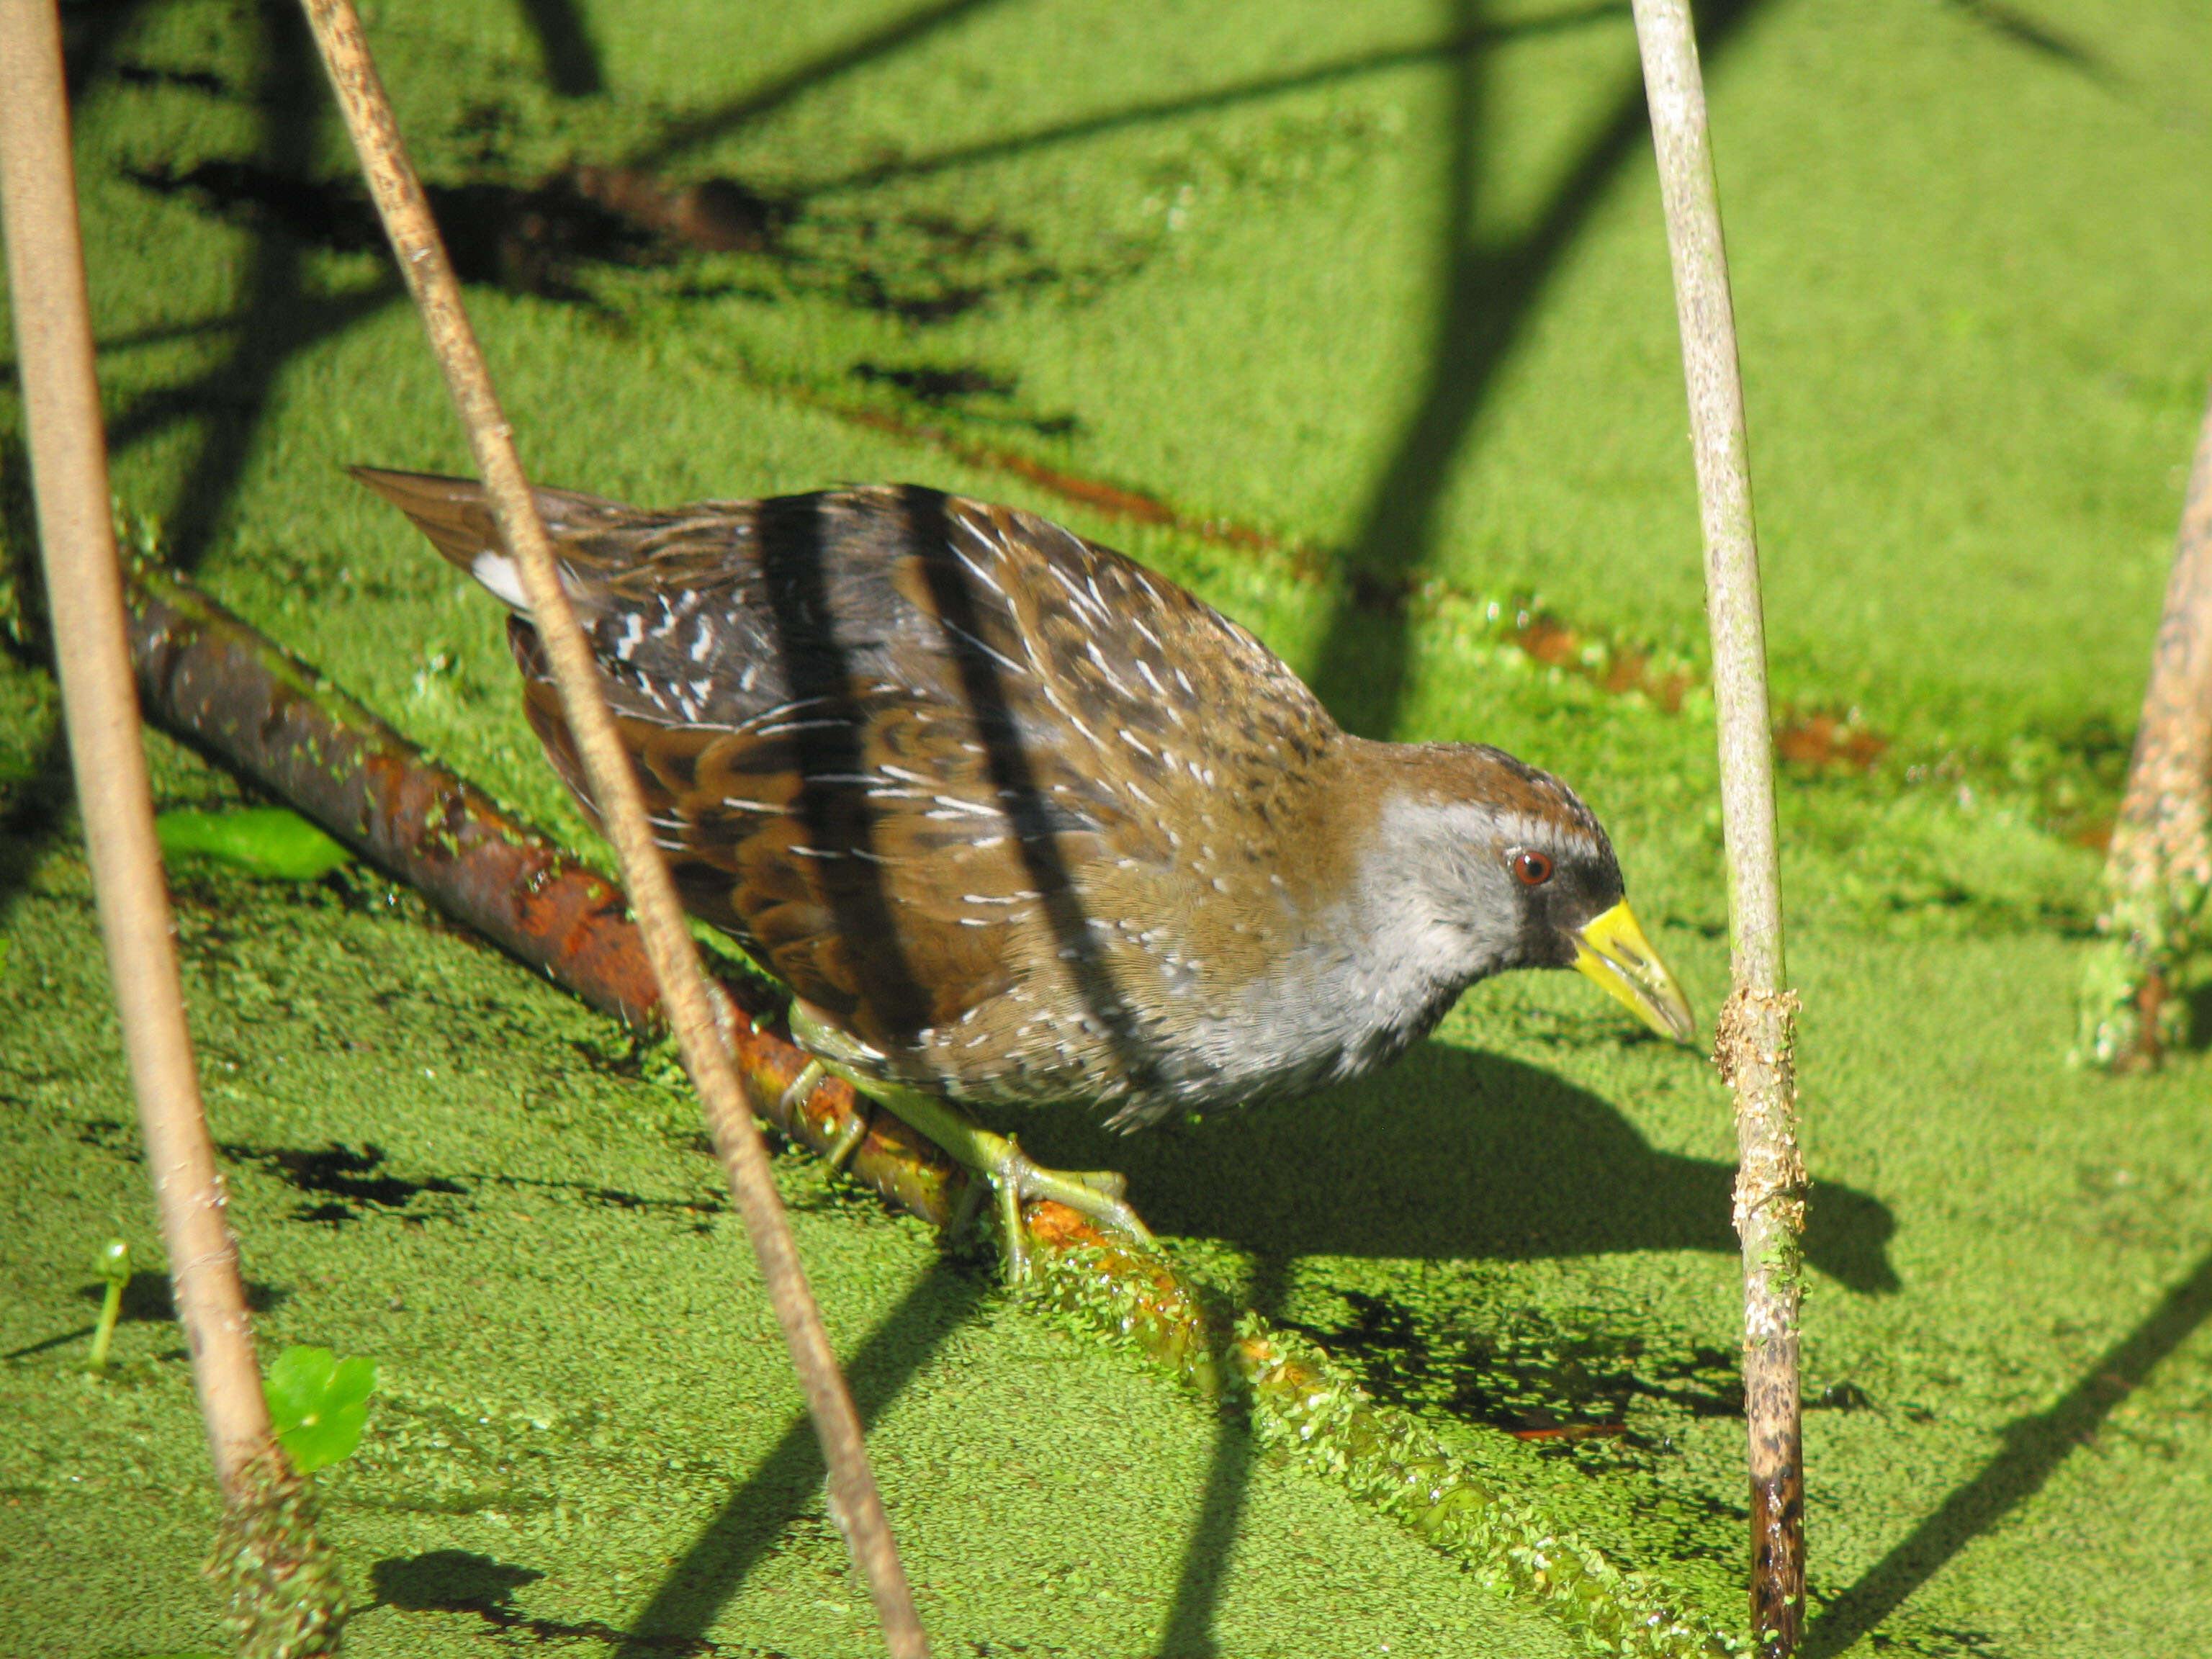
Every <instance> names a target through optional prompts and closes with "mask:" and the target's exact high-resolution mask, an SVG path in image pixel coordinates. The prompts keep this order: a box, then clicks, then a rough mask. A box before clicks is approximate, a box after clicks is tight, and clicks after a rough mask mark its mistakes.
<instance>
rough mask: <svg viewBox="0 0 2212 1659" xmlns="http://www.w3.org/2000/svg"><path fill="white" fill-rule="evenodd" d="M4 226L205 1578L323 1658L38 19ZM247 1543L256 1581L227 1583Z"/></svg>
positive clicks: (321, 1628)
mask: <svg viewBox="0 0 2212 1659" xmlns="http://www.w3.org/2000/svg"><path fill="white" fill-rule="evenodd" d="M0 213H4V216H5V220H6V225H7V239H8V292H9V300H10V303H11V305H12V307H13V309H14V313H15V339H16V349H17V352H18V354H19V361H20V362H21V374H22V381H23V401H24V404H25V407H26V409H27V412H28V415H29V425H30V452H31V476H32V480H33V487H34V490H35V493H36V495H37V498H38V520H39V544H40V556H41V559H42V561H43V563H44V566H45V571H46V589H47V597H48V600H49V603H50V605H51V607H52V611H51V614H52V625H53V640H54V656H55V660H56V666H57V668H58V671H59V674H60V678H61V686H62V703H63V709H64V720H65V722H66V725H67V727H68V731H69V744H70V765H71V768H72V769H73V770H74V773H75V775H76V799H77V803H78V806H79V809H80V811H82V814H83V817H84V829H85V845H86V850H87V854H88V857H89V860H90V861H91V866H92V874H93V882H94V889H95V891H96V892H97V894H98V899H99V906H100V933H101V937H102V939H103V940H104V942H105V944H106V954H107V967H108V976H109V980H110V982H111V983H112V987H113V988H114V993H115V1005H116V1011H117V1013H118V1017H119V1018H120V1021H121V1024H122V1027H123V1046H124V1052H125V1056H126V1057H127V1059H128V1061H129V1065H130V1070H131V1087H132V1090H133V1091H134V1092H135V1094H136V1095H137V1103H138V1121H139V1126H140V1129H141V1132H142V1133H143V1135H144V1137H145V1141H146V1163H147V1168H148V1170H149V1171H150V1172H151V1174H152V1176H153V1182H154V1193H155V1202H156V1204H157V1206H158V1208H159V1211H160V1214H161V1239H162V1243H163V1245H164V1247H165V1248H166V1249H167V1251H168V1255H169V1264H170V1266H169V1273H170V1279H171V1282H172V1285H173V1294H174V1298H175V1302H176V1308H177V1320H178V1322H179V1324H180V1325H181V1326H182V1327H183V1328H184V1332H185V1342H186V1345H187V1346H188V1347H189V1348H190V1350H191V1358H192V1380H193V1383H194V1385H195V1387H196V1388H197V1390H198V1393H199V1401H200V1414H201V1419H202V1421H203V1423H204V1425H205V1428H206V1431H207V1437H208V1447H209V1450H210V1454H211V1455H212V1457H213V1459H214V1463H215V1472H216V1480H218V1482H220V1484H221V1486H222V1491H223V1496H224V1500H225V1508H226V1513H227V1517H228V1519H227V1523H226V1531H227V1542H226V1544H225V1546H224V1547H222V1550H221V1551H220V1552H219V1554H220V1558H221V1559H220V1560H219V1563H218V1565H219V1567H220V1568H221V1569H222V1571H223V1572H224V1573H225V1575H226V1576H227V1577H228V1578H229V1581H230V1583H232V1585H233V1587H234V1589H235V1590H236V1591H238V1594H237V1595H236V1596H235V1598H234V1605H233V1617H234V1622H235V1623H236V1624H237V1625H238V1626H239V1627H240V1635H241V1637H242V1638H243V1639H244V1644H245V1647H246V1651H248V1652H260V1651H272V1650H276V1648H279V1647H281V1648H283V1650H285V1651H287V1652H289V1653H294V1654H299V1655H309V1654H316V1653H325V1652H335V1651H336V1650H337V1629H338V1626H339V1625H340V1624H341V1623H342V1621H343V1618H344V1603H343V1596H342V1595H340V1594H339V1591H338V1587H337V1580H336V1578H335V1576H334V1574H333V1573H332V1571H331V1561H330V1558H329V1554H328V1552H327V1551H326V1550H325V1549H324V1548H323V1547H322V1545H321V1544H320V1542H319V1541H318V1540H317V1538H316V1537H315V1534H314V1529H313V1516H312V1513H311V1509H310V1505H309V1501H308V1498H307V1492H306V1488H305V1487H304V1486H303V1484H302V1483H301V1480H300V1477H299V1475H298V1474H296V1473H295V1471H294V1470H293V1469H292V1468H291V1466H290V1464H289V1462H287V1460H286V1459H285V1456H284V1454H283V1450H282V1449H281V1448H279V1447H278V1446H277V1444H276V1441H275V1439H274V1438H273V1437H272V1435H271V1433H270V1421H269V1407H268V1402H267V1401H266V1399H265V1398H264V1395H263V1394H262V1392H261V1372H260V1368H259V1367H258V1364H256V1363H255V1360H254V1353H253V1329H252V1322H251V1319H250V1316H248V1314H247V1311H246V1290H245V1286H244V1285H243V1284H242V1283H241V1282H240V1276H239V1271H238V1241H237V1239H236V1238H235V1237H234V1236H233V1235H232V1233H231V1231H230V1228H229V1225H228V1223H227V1221H226V1220H225V1218H224V1213H223V1209H224V1205H225V1202H226V1198H225V1194H224V1191H223V1185H222V1176H220V1175H219V1174H218V1173H217V1171H216V1163H215V1146H214V1143H213V1141H212V1139H210V1135H209V1133H208V1127H207V1118H206V1115H205V1113H204V1109H203V1107H202V1103H201V1100H200V1091H199V1079H198V1075H197V1071H196V1070H195V1068H194V1066H193V1063H192V1048H191V1035H190V1033H189V1032H188V1031H187V1030H186V1029H185V1006H184V992H183V987H182V984H181V982H180V981H179V975H178V970H177V954H176V943H175V938H174V935H173V932H172V930H171V926H170V916H169V895H168V888H167V883H166V882H165V880H164V879H163V876H162V872H161V853H160V851H159V848H158V847H157V845H156V843H155V838H154V800H153V791H152V788H151V786H150V783H149V779H148V776H147V771H146V757H145V751H144V750H143V747H142V746H141V742H140V737H139V727H138V706H137V700H136V697H135V696H134V695H133V691H132V686H131V653H130V647H129V645H128V643H127V641H126V638H125V622H124V605H123V582H122V572H121V569H120V568H119V566H118V563H117V561H116V552H115V535H114V529H113V525H112V519H111V517H110V507H109V497H108V483H107V451H106V436H105V434H104V432H103V430H102V428H101V423H100V391H99V386H98V384H97V382H96V380H95V379H94V368H93V345H92V326H91V319H90V315H89V310H88V300H87V295H86V288H85V270H84V247H83V242H82V236H81V233H80V231H79V228H78V224H77V216H76V177H75V170H74V168H73V167H72V165H71V161H70V138H69V112H68V108H67V105H66V101H65V99H64V92H63V78H62V53H61V30H60V25H59V20H58V16H57V14H56V10H55V8H54V7H53V6H52V5H51V4H48V3H46V0H0ZM272 1515H273V1516H275V1517H276V1519H275V1520H274V1521H273V1522H271V1521H270V1518H269V1517H270V1516H272ZM247 1534H252V1535H253V1537H254V1540H255V1549H256V1553H255V1555H254V1565H253V1568H252V1571H250V1572H248V1573H246V1575H244V1576H240V1575H239V1574H238V1573H237V1571H236V1568H237V1565H238V1562H239V1559H240V1551H239V1548H238V1545H239V1542H240V1539H241V1538H244V1537H246V1535H247Z"/></svg>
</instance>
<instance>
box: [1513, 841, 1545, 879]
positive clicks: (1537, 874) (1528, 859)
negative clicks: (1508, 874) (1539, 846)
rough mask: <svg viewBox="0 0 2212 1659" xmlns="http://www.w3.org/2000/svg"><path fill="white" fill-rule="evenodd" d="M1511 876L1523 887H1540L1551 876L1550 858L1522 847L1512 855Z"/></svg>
mask: <svg viewBox="0 0 2212 1659" xmlns="http://www.w3.org/2000/svg"><path fill="white" fill-rule="evenodd" d="M1513 878H1514V880H1516V881H1517V882H1519V883H1520V884H1522V886H1523V887H1541V886H1542V885H1543V884H1545V883H1546V882H1547V881H1549V880H1551V878H1552V860H1549V859H1547V858H1546V857H1545V856H1544V855H1543V854H1541V853H1536V852H1531V851H1529V850H1528V849H1527V848H1522V850H1521V851H1520V852H1518V853H1516V854H1514V855H1513Z"/></svg>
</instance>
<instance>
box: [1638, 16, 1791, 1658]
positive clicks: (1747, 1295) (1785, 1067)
mask: <svg viewBox="0 0 2212 1659" xmlns="http://www.w3.org/2000/svg"><path fill="white" fill-rule="evenodd" d="M1634 9H1635V13H1636V38H1637V42H1638V46H1639V47H1640V48H1641V50H1642V52H1643V57H1644V92H1645V96H1646V99H1647V100H1648V102H1649V103H1650V110H1651V132H1652V137H1653V140H1654V143H1655V144H1656V149H1657V152H1658V159H1659V187H1660V192H1661V196H1662V199H1663V201H1664V203H1665V206H1666V214H1667V244H1668V253H1669V255H1670V257H1671V259H1672V263H1673V265H1674V304H1675V311H1676V313H1677V316H1678V318H1679V319H1680V325H1681V333H1682V369H1683V374H1684V378H1685V379H1686V380H1687V382H1688V387H1689V398H1690V432H1691V441H1692V447H1693V448H1694V450H1695V453H1696V456H1697V471H1698V500H1699V509H1700V513H1701V515H1702V519H1703V522H1704V528H1705V593H1706V613H1707V617H1708V619H1709V621H1710V623H1711V629H1712V640H1713V702H1714V707H1715V713H1716V714H1717V721H1718V726H1719V738H1720V765H1721V812H1722V823H1723V832H1724V835H1725V836H1726V839H1727V844H1728V867H1729V945H1730V949H1729V957H1730V962H1731V967H1732V969H1733V976H1734V979H1735V994H1733V995H1732V996H1731V997H1730V998H1729V1003H1728V1006H1727V1007H1726V1008H1724V1009H1723V1012H1722V1016H1721V1019H1720V1022H1719V1029H1718V1031H1717V1044H1716V1050H1715V1055H1714V1058H1715V1060H1717V1063H1718V1064H1719V1066H1720V1067H1721V1072H1722V1074H1723V1076H1724V1077H1725V1078H1727V1079H1729V1082H1730V1083H1731V1085H1733V1086H1734V1088H1735V1102H1736V1144H1737V1149H1738V1152H1739V1155H1740V1159H1741V1162H1740V1164H1739V1168H1738V1170H1737V1175H1736V1187H1735V1222H1736V1231H1737V1233H1738V1235H1739V1236H1740V1237H1741V1240H1742V1243H1743V1285H1744V1405H1745V1412H1746V1415H1747V1418H1748V1419H1749V1425H1750V1464H1751V1498H1752V1504H1751V1508H1752V1585H1751V1612H1752V1625H1753V1629H1754V1630H1755V1631H1756V1632H1757V1633H1758V1636H1759V1641H1760V1644H1761V1645H1762V1646H1763V1647H1765V1649H1766V1650H1768V1651H1770V1652H1775V1653H1791V1652H1795V1651H1796V1647H1797V1643H1798V1639H1799V1637H1800V1636H1801V1635H1802V1632H1803V1627H1804V1618H1805V1534H1804V1473H1803V1471H1804V1463H1803V1443H1802V1432H1801V1427H1800V1423H1799V1417H1798V1401H1799V1393H1798V1378H1797V1333H1798V1304H1799V1286H1800V1279H1801V1275H1802V1264H1803V1249H1802V1237H1801V1236H1802V1231H1803V1228H1804V1209H1805V1204H1804V1193H1805V1185H1806V1180H1805V1170H1804V1164H1803V1163H1802V1161H1801V1160H1800V1158H1799V1157H1798V1153H1797V1133H1796V1131H1797V1126H1796V1094H1797V1091H1796V1066H1795V1061H1794V1058H1793V1044H1794V1034H1795V1027H1796V1006H1797V1000H1796V997H1795V996H1794V995H1793V994H1791V993H1790V992H1789V991H1788V990H1787V989H1785V988H1784V987H1785V984H1786V975H1785V972H1784V963H1783V950H1782V878H1781V866H1780V860H1779V857H1778V852H1777V848H1776V840H1775V821H1774V753H1773V738H1772V732H1771V726H1770V724H1769V721H1770V715H1769V713H1768V709H1767V696H1766V646H1765V625H1764V621H1763V618H1762V616H1761V611H1760V604H1759V544H1758V539H1757V537H1756V534H1755V532H1754V530H1753V519H1752V506H1751V456H1750V443H1749V440H1748V438H1747V435H1746V431H1745V427H1744V418H1743V380H1742V374H1741V370H1740V368H1739V367H1738V364H1737V362H1736V344H1735V311H1734V307H1733V306H1732V304H1731V301H1730V299H1729V277H1728V252H1727V249H1726V246H1725V245H1724V244H1723V240H1722V236H1721V216H1720V193H1719V190H1718V188H1717V185H1716V183H1715V179H1714V175H1713V154H1712V137H1711V131H1710V129H1709V127H1708V125H1707V123H1706V118H1705V83H1704V80H1703V77H1702V76H1701V75H1700V73H1699V68H1698V47H1697V40H1696V36H1695V35H1694V33H1692V28H1691V23H1690V10H1689V5H1688V0H1634Z"/></svg>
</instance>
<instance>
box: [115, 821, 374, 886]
mask: <svg viewBox="0 0 2212 1659" xmlns="http://www.w3.org/2000/svg"><path fill="white" fill-rule="evenodd" d="M154 833H155V836H158V837H159V838H160V840H161V850H162V852H164V853H166V854H168V855H169V856H171V857H177V856H179V855H189V854H197V855H199V856H200V857H203V858H211V859H219V860H222V862H223V863H225V864H233V865H236V866H238V867H239V868H240V869H241V870H245V871H248V872H252V874H254V875H257V876H274V877H276V878H279V879H280V880H283V881H314V880H316V879H318V878H320V877H323V876H326V875H328V874H329V873H330V872H331V871H333V870H335V869H337V867H338V866H341V865H343V864H344V863H346V862H347V861H348V860H350V859H351V858H352V857H353V854H350V853H349V852H347V851H346V849H345V848H343V847H341V846H340V845H339V844H338V843H337V842H334V841H332V840H331V838H330V837H329V836H326V835H325V834H324V833H323V832H322V831H321V830H319V829H317V828H315V826H314V825H313V824H312V823H308V822H307V819H305V818H303V817H301V816H300V815H299V814H298V813H297V812H288V811H285V810H284V809H283V807H281V806H246V807H241V808H240V809H239V810H237V811H231V812H199V811H186V810H179V811H174V812H164V813H162V814H161V817H158V818H156V819H155V820H154Z"/></svg>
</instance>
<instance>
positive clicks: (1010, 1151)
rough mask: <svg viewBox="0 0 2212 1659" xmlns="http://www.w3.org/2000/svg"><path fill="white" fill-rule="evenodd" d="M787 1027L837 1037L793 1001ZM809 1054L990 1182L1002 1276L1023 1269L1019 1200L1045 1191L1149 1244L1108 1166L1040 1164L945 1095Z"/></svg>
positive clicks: (1025, 1255)
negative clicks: (1003, 1267) (1057, 1167)
mask: <svg viewBox="0 0 2212 1659" xmlns="http://www.w3.org/2000/svg"><path fill="white" fill-rule="evenodd" d="M791 1028H792V1034H793V1036H797V1037H798V1038H799V1041H800V1042H805V1043H806V1044H807V1045H808V1046H809V1047H810V1048H811V1047H812V1046H813V1040H814V1039H816V1038H817V1037H819V1039H820V1040H821V1041H822V1042H823V1044H824V1046H829V1045H833V1044H836V1042H837V1041H838V1038H837V1034H836V1033H835V1032H834V1031H832V1032H825V1031H823V1030H821V1028H820V1026H819V1025H818V1024H817V1023H816V1022H815V1021H813V1020H811V1019H809V1018H806V1017H805V1013H804V1012H803V1011H802V1010H801V1009H799V1007H797V1006H794V1007H793V1010H792V1017H791ZM817 1060H818V1063H819V1064H820V1065H821V1066H823V1069H824V1070H827V1071H829V1072H833V1073H836V1075H837V1076H839V1077H842V1078H843V1079H845V1081H846V1082H848V1083H849V1084H851V1085H853V1087H854V1088H855V1089H857V1090H859V1091H860V1093H861V1094H863V1095H864V1096H866V1097H867V1098H869V1099H870V1100H872V1101H874V1102H875V1103H877V1104H878V1105H879V1106H881V1107H883V1108H884V1110H886V1111H888V1112H890V1114H891V1115H893V1116H895V1117H896V1118H898V1119H900V1120H901V1121H903V1122H905V1123H906V1124H907V1125H908V1126H909V1127H912V1128H914V1129H916V1130H918V1131H920V1132H921V1133H922V1134H924V1135H927V1137H928V1138H929V1139H931V1140H933V1141H934V1142H936V1143H937V1145H938V1146H940V1147H942V1148H943V1149H944V1150H945V1154H946V1156H948V1157H950V1158H951V1159H952V1161H953V1162H954V1163H956V1164H959V1165H960V1166H961V1168H963V1169H964V1170H968V1171H969V1172H970V1173H971V1174H973V1175H975V1176H981V1178H982V1179H983V1180H984V1181H987V1182H989V1183H990V1187H991V1191H992V1194H993V1195H994V1197H995V1198H996V1199H997V1200H998V1206H999V1226H1000V1233H1001V1236H1002V1237H1003V1239H1004V1244H1003V1249H1004V1251H1005V1260H1006V1277H1007V1279H1009V1280H1010V1281H1012V1282H1013V1283H1015V1284H1019V1283H1020V1282H1021V1281H1022V1280H1023V1279H1026V1278H1027V1277H1028V1276H1029V1265H1030V1255H1029V1232H1028V1229H1027V1228H1025V1227H1024V1225H1022V1206H1023V1205H1024V1204H1025V1203H1027V1202H1028V1201H1030V1200H1032V1199H1041V1198H1048V1199H1052V1200H1054V1201H1055V1202H1058V1203H1060V1204H1065V1205H1066V1206H1067V1207H1068V1208H1069V1209H1071V1210H1073V1211H1074V1212H1076V1213H1077V1214H1078V1215H1081V1216H1086V1217H1088V1218H1090V1219H1091V1220H1092V1221H1095V1222H1097V1223H1098V1224H1099V1225H1102V1226H1106V1227H1111V1228H1113V1229H1115V1231H1118V1232H1122V1233H1126V1234H1127V1235H1128V1236H1129V1237H1132V1238H1133V1239H1135V1240H1136V1241H1137V1242H1138V1243H1140V1244H1143V1245H1146V1246H1147V1247H1149V1246H1150V1245H1151V1244H1152V1233H1151V1231H1149V1230H1148V1229H1147V1228H1146V1225H1145V1224H1144V1223H1143V1222H1142V1221H1140V1220H1139V1219H1138V1217H1137V1212H1135V1211H1134V1210H1133V1209H1131V1208H1130V1207H1129V1206H1128V1203H1127V1200H1125V1199H1124V1198H1123V1196H1122V1194H1124V1193H1125V1192H1126V1191H1127V1183H1126V1182H1124V1181H1123V1180H1122V1178H1121V1176H1119V1175H1117V1174H1115V1172H1114V1171H1112V1170H1085V1171H1081V1172H1075V1171H1069V1170H1048V1169H1045V1168H1043V1167H1042V1165H1039V1164H1032V1163H1030V1160H1029V1158H1027V1157H1025V1156H1024V1154H1023V1152H1022V1149H1021V1148H1020V1147H1019V1146H1017V1145H1015V1144H1014V1139H1013V1137H1012V1136H1011V1135H994V1134H993V1133H991V1132H990V1131H989V1130H987V1129H986V1128H984V1127H982V1126H981V1124H979V1123H977V1122H976V1121H975V1120H974V1119H972V1118H970V1117H969V1115H967V1113H965V1112H963V1111H962V1110H961V1109H959V1108H958V1107H957V1106H954V1105H952V1104H951V1103H949V1102H947V1101H943V1100H939V1099H938V1098H937V1097H935V1096H933V1095H926V1094H923V1093H922V1092H921V1091H920V1090H918V1089H913V1088H909V1087H908V1086H907V1085H904V1084H902V1083H885V1082H883V1081H881V1080H879V1079H876V1078H872V1077H868V1076H866V1075H864V1074H863V1073H860V1072H857V1071H855V1070H854V1069H853V1068H852V1067H851V1066H847V1065H844V1064H843V1063H842V1062H840V1061H838V1060H830V1059H828V1058H826V1057H820V1056H817Z"/></svg>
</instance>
